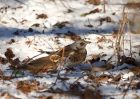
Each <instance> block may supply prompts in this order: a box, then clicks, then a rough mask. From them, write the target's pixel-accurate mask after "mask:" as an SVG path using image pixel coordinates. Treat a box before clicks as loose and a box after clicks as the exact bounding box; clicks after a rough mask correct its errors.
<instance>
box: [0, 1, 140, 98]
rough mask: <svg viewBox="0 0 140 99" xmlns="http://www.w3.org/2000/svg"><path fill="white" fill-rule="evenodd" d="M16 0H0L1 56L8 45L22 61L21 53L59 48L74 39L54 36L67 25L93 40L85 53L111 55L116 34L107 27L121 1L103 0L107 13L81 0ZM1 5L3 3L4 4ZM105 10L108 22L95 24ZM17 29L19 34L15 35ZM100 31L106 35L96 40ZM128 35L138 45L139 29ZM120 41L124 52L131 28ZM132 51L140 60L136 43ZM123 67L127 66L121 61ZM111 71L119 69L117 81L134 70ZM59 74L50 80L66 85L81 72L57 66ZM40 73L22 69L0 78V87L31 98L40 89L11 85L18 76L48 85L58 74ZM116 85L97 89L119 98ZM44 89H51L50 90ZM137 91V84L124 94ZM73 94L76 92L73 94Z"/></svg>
mask: <svg viewBox="0 0 140 99" xmlns="http://www.w3.org/2000/svg"><path fill="white" fill-rule="evenodd" d="M19 1H21V2H22V3H21V2H17V1H16V0H15V1H14V0H13V1H12V0H11V1H10V0H2V1H1V2H0V8H1V9H0V56H3V57H4V52H5V51H6V49H7V48H12V50H13V52H14V54H15V56H16V57H18V58H19V59H20V60H21V61H22V60H24V59H25V58H28V57H30V58H31V57H33V56H35V55H38V54H39V53H40V52H38V51H39V50H40V49H42V50H45V51H53V50H58V49H59V48H61V47H64V46H66V45H68V44H71V43H72V42H73V41H72V40H71V39H69V38H63V37H59V38H57V35H56V34H59V33H67V32H68V31H71V32H74V33H75V34H78V35H80V36H81V37H82V38H85V39H87V40H89V41H91V42H92V43H91V44H89V45H87V47H86V48H87V51H88V54H87V59H89V58H91V56H92V55H93V54H100V53H103V54H106V55H107V56H105V57H103V59H108V58H109V57H110V56H111V55H113V53H114V49H113V47H112V46H114V42H115V38H113V36H112V34H111V33H112V31H113V30H115V29H117V28H118V27H119V20H120V19H121V14H122V8H123V7H122V5H107V6H106V10H107V11H106V13H103V5H97V6H95V5H91V4H88V3H86V2H85V0H64V1H63V0H24V2H23V1H22V0H19ZM109 1H111V0H109ZM112 1H116V0H112ZM118 1H120V2H119V3H122V1H123V0H118ZM110 3H116V2H110ZM3 7H6V8H5V9H3ZM96 8H98V9H100V10H101V12H99V13H94V14H89V15H87V16H81V15H82V14H83V13H88V12H90V11H91V10H93V9H96ZM69 10H72V12H69ZM112 13H115V15H112ZM39 14H46V15H47V18H44V19H42V18H39V19H37V15H39ZM106 16H109V17H111V19H112V20H113V22H111V23H106V22H103V24H102V25H100V22H99V19H100V18H103V17H106ZM64 21H68V23H67V24H66V26H65V27H63V28H57V27H54V25H55V24H56V23H58V22H64ZM34 24H39V26H37V27H36V26H33V25H34ZM86 25H92V26H93V27H86ZM29 28H32V29H33V32H29V31H28V29H29ZM14 33H15V34H14ZM16 33H18V34H17V35H16ZM103 36H105V38H106V41H104V42H99V43H97V42H98V39H99V38H101V37H103ZM11 39H14V40H15V43H12V44H8V42H10V40H11ZM131 39H132V42H131V43H132V46H137V45H140V35H139V34H137V35H136V34H131ZM28 41H31V43H29V44H27V42H28ZM56 41H58V42H56ZM124 43H125V48H124V49H125V54H126V55H129V52H130V51H129V49H130V46H129V45H130V34H128V33H126V35H125V41H124ZM132 52H134V53H135V54H134V58H136V60H140V57H139V55H138V52H139V48H132ZM42 56H46V54H43V55H40V56H38V57H42ZM38 57H37V58H38ZM114 59H115V58H114ZM8 65H9V64H6V65H2V64H0V69H1V70H2V71H3V72H4V74H5V75H11V72H12V71H11V70H10V69H9V67H8ZM85 65H86V64H85ZM122 67H123V66H122ZM124 67H127V66H126V65H125V64H124ZM128 67H129V66H128ZM111 73H112V74H114V75H117V74H122V75H121V76H122V77H121V78H122V80H121V81H122V82H120V83H125V82H126V81H125V80H126V79H128V78H131V77H134V74H133V73H132V72H129V71H127V70H126V71H125V70H121V69H120V70H119V69H118V70H116V71H115V69H114V71H111ZM125 73H127V74H125ZM61 75H62V76H66V77H68V78H69V80H68V81H66V82H63V81H59V80H58V83H57V85H56V86H54V88H57V89H59V90H60V89H61V90H63V91H67V87H69V86H70V83H73V82H74V81H75V80H76V79H77V78H78V77H80V76H82V71H80V70H79V71H78V70H77V71H73V72H72V73H70V74H65V71H64V72H63V71H62V72H61ZM41 76H43V77H34V76H32V75H31V74H28V73H27V74H25V77H19V78H15V79H13V80H10V81H3V80H1V81H0V93H2V92H9V94H11V95H13V96H15V97H16V98H22V99H29V98H31V99H34V98H35V99H36V97H37V96H39V95H40V94H42V93H40V94H39V93H36V92H31V93H29V94H24V93H22V92H21V91H19V90H17V89H16V83H17V81H24V80H37V81H39V82H40V83H42V84H46V85H47V86H51V84H52V83H54V81H55V79H56V76H57V74H54V75H52V76H50V75H47V74H43V75H41ZM85 78H86V77H85ZM79 82H80V84H81V85H83V86H87V85H88V83H87V82H86V81H85V80H84V79H81V80H79ZM64 83H65V84H64ZM64 85H65V86H64ZM118 86H119V85H113V84H101V86H100V87H99V89H100V90H101V92H102V94H103V95H104V96H105V98H107V99H109V98H111V97H112V98H115V99H121V98H122V97H123V94H122V91H123V90H121V89H119V88H117V87H118ZM43 94H45V95H50V93H43ZM139 94H140V90H137V91H135V90H130V91H128V93H127V95H126V96H125V99H133V98H134V97H135V95H139ZM3 98H4V97H3ZM75 98H77V97H76V96H75ZM56 99H65V97H64V96H62V98H56ZM70 99H74V97H71V98H70ZM77 99H78V98H77Z"/></svg>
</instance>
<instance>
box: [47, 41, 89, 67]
mask: <svg viewBox="0 0 140 99" xmlns="http://www.w3.org/2000/svg"><path fill="white" fill-rule="evenodd" d="M90 43H91V42H90V41H86V40H84V39H79V40H77V41H75V42H74V43H72V44H69V45H67V46H65V47H63V48H62V49H61V50H59V51H55V52H47V51H46V53H48V54H56V55H59V56H62V57H63V58H64V63H63V64H64V67H73V66H76V65H78V64H80V63H82V62H83V61H85V59H86V56H87V50H86V45H87V44H90Z"/></svg>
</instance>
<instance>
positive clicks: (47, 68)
mask: <svg viewBox="0 0 140 99" xmlns="http://www.w3.org/2000/svg"><path fill="white" fill-rule="evenodd" d="M60 59H61V58H60V56H58V55H55V54H53V55H49V56H46V57H41V58H38V59H36V60H33V61H31V62H29V63H28V64H26V65H25V66H23V67H22V69H24V70H29V71H30V72H31V73H33V74H37V73H43V72H51V71H55V70H56V69H57V67H58V65H59V64H58V63H59V61H60Z"/></svg>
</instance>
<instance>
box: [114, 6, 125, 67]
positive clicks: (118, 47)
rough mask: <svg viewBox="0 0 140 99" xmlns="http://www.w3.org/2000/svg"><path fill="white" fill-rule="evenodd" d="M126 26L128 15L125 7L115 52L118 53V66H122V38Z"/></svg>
mask: <svg viewBox="0 0 140 99" xmlns="http://www.w3.org/2000/svg"><path fill="white" fill-rule="evenodd" d="M125 25H126V13H125V7H124V8H123V19H122V22H121V24H120V29H119V31H118V36H117V40H116V45H115V47H116V49H115V50H116V53H117V65H119V64H120V59H121V56H120V51H121V39H122V36H123V32H124V28H125Z"/></svg>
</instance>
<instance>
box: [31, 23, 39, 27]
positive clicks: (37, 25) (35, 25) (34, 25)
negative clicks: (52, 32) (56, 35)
mask: <svg viewBox="0 0 140 99" xmlns="http://www.w3.org/2000/svg"><path fill="white" fill-rule="evenodd" d="M39 26H40V24H39V23H35V24H33V25H32V26H31V27H39Z"/></svg>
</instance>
